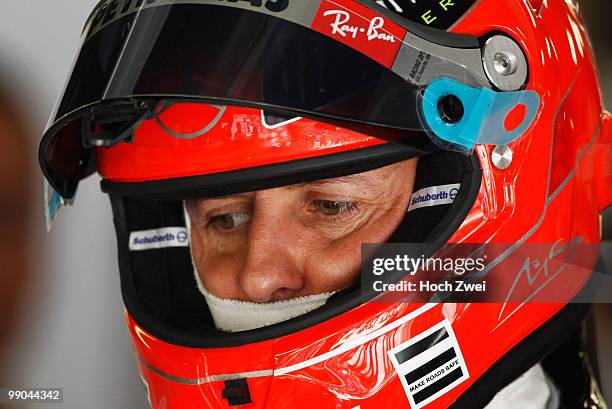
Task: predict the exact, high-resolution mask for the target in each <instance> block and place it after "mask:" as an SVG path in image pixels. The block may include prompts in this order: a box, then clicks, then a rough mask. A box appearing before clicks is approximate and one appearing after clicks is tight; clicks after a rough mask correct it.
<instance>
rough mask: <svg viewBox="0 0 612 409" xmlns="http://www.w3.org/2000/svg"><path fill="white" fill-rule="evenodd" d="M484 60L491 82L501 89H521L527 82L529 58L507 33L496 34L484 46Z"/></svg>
mask: <svg viewBox="0 0 612 409" xmlns="http://www.w3.org/2000/svg"><path fill="white" fill-rule="evenodd" d="M482 62H483V65H484V69H485V73H486V74H487V77H488V79H489V81H490V82H491V84H493V85H495V86H496V87H497V88H499V89H500V90H501V91H516V90H519V89H521V88H522V87H523V85H525V83H526V82H527V72H528V65H527V59H526V58H525V54H524V53H523V50H522V49H521V47H520V46H519V45H518V44H517V43H516V42H515V41H514V40H512V39H511V38H509V37H507V36H505V35H501V34H500V35H494V36H492V37H491V38H489V39H488V40H487V42H486V43H485V45H484V48H483V54H482Z"/></svg>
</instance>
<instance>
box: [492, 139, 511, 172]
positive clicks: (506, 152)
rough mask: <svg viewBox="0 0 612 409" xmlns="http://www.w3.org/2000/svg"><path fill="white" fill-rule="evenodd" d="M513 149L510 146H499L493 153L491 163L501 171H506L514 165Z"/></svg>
mask: <svg viewBox="0 0 612 409" xmlns="http://www.w3.org/2000/svg"><path fill="white" fill-rule="evenodd" d="M512 158H513V154H512V149H510V147H509V146H508V145H497V146H496V147H495V148H494V149H493V152H491V162H493V166H495V167H496V168H497V169H499V170H506V169H508V168H509V167H510V165H511V164H512Z"/></svg>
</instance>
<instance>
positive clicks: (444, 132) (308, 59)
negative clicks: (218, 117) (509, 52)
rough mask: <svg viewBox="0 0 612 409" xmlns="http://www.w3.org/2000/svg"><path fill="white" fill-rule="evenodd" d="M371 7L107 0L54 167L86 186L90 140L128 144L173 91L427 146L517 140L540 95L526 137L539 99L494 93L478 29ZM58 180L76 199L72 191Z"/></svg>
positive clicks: (49, 156)
mask: <svg viewBox="0 0 612 409" xmlns="http://www.w3.org/2000/svg"><path fill="white" fill-rule="evenodd" d="M120 3H121V4H120ZM145 3H146V4H145ZM149 3H151V4H149ZM371 7H376V9H372V8H368V7H365V6H364V5H362V4H361V3H359V2H356V1H354V0H344V1H341V2H335V1H334V2H332V1H329V0H320V1H308V2H288V1H276V2H273V1H267V2H264V1H259V2H220V1H219V0H197V1H156V2H132V1H125V2H110V3H105V2H102V3H101V5H99V6H98V8H97V9H96V11H94V13H93V15H92V17H91V18H90V20H89V21H88V23H87V25H86V28H85V31H84V37H83V38H84V42H83V45H82V47H81V51H80V54H79V56H78V58H77V60H76V63H75V66H74V69H73V72H72V75H71V76H70V78H69V80H68V83H67V85H66V89H65V92H64V94H63V96H62V98H61V99H60V101H59V103H58V106H57V110H56V112H54V114H53V116H52V119H51V122H50V123H51V124H52V125H51V127H50V129H48V131H47V133H46V135H45V139H46V141H43V149H42V150H41V159H43V161H48V162H49V165H50V168H51V172H46V173H47V174H49V173H53V172H56V173H59V174H61V175H62V177H63V178H68V179H71V180H73V181H75V180H78V179H81V178H82V177H84V176H86V174H87V173H91V171H92V169H91V165H90V166H88V163H90V162H91V161H90V160H89V157H88V156H87V150H86V148H88V147H89V146H92V145H93V146H111V145H113V144H115V143H117V142H120V141H123V140H125V139H126V138H127V137H128V136H129V135H130V133H131V131H132V130H133V129H134V128H135V127H137V126H138V125H139V124H140V121H141V120H143V119H144V118H147V116H149V117H150V114H151V113H152V112H154V111H155V109H156V108H157V105H156V104H157V102H158V101H159V100H161V99H164V100H167V99H168V98H180V99H194V100H198V101H202V102H206V103H209V104H212V105H216V106H224V105H234V106H236V105H237V106H247V107H252V108H259V109H264V110H267V111H273V112H277V113H281V114H282V115H283V116H285V117H286V116H302V117H311V118H313V119H318V120H324V121H328V122H335V123H336V124H339V125H341V126H346V127H349V128H352V129H354V130H357V131H361V132H364V133H367V134H370V135H372V136H376V137H381V138H383V139H394V140H397V139H401V140H402V141H403V142H405V143H407V144H409V145H416V146H418V147H419V148H424V147H425V145H426V144H427V138H423V137H422V136H423V135H429V137H430V138H432V137H433V139H434V141H435V142H437V143H440V142H441V143H442V145H443V146H444V147H447V146H451V147H454V148H457V149H458V150H464V151H470V150H471V149H472V148H473V147H474V145H475V144H476V143H481V142H483V139H482V136H483V135H485V136H486V137H487V138H494V139H495V142H496V143H497V142H508V141H509V140H512V139H514V138H516V137H517V135H519V134H520V133H522V132H523V131H524V130H525V129H526V127H527V126H528V125H529V124H530V123H531V122H532V120H533V117H534V115H535V112H536V111H537V103H536V104H535V109H534V104H533V103H531V104H530V105H529V106H528V108H529V109H528V112H527V114H526V115H525V120H524V121H523V124H521V126H519V127H518V128H520V129H517V130H516V132H515V133H514V134H511V133H509V132H497V131H498V130H499V129H502V130H503V128H502V127H500V126H499V124H500V123H501V124H503V118H504V117H505V114H507V112H509V111H510V110H511V109H512V108H514V107H515V105H516V104H517V103H518V102H519V101H521V100H525V99H526V95H524V94H523V93H522V92H516V93H497V92H495V91H493V90H491V88H490V85H489V82H488V81H487V80H486V75H485V73H484V70H483V66H482V61H481V50H480V48H479V45H478V44H479V43H478V40H477V39H476V38H474V37H470V36H463V35H451V34H448V33H445V32H443V31H437V30H433V31H428V30H425V29H422V28H421V29H417V30H415V29H414V26H412V27H410V28H407V25H408V24H410V23H408V22H406V21H404V20H402V19H401V18H392V17H390V16H389V14H387V13H384V12H383V10H384V9H382V8H378V6H375V5H371ZM380 13H383V14H384V16H383V15H382V14H380ZM403 25H404V26H406V27H404V26H403ZM417 31H420V32H419V33H418V35H417V34H415V32H417ZM426 37H427V38H429V39H426ZM434 84H435V87H431V90H430V92H427V90H428V88H430V85H434ZM449 94H452V95H453V96H455V97H456V98H447V96H448V95H449ZM527 96H529V95H527ZM527 99H528V98H527ZM536 100H537V95H536ZM116 111H117V112H118V113H115V112H116ZM485 111H486V112H485ZM489 117H491V118H494V121H493V122H494V123H493V125H496V126H497V127H498V128H499V129H497V128H495V126H491V123H490V121H488V120H487V118H489ZM92 118H93V120H92ZM75 121H76V122H77V123H76V124H75ZM517 132H518V133H517ZM491 135H493V136H491ZM50 139H68V141H55V140H50ZM485 142H486V141H485ZM70 158H72V162H70ZM48 176H49V175H48ZM49 179H50V182H51V184H52V185H54V186H55V187H56V188H58V190H59V191H60V193H62V195H64V196H66V194H67V193H68V195H69V193H70V192H69V191H70V190H71V189H70V188H69V186H61V185H62V183H59V181H58V180H54V178H53V177H50V178H49Z"/></svg>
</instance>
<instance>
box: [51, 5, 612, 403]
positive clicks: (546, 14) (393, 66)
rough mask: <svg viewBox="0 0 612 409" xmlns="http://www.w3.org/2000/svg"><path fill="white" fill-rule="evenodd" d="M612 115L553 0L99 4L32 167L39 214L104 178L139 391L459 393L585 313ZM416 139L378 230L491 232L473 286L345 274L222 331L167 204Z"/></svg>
mask: <svg viewBox="0 0 612 409" xmlns="http://www.w3.org/2000/svg"><path fill="white" fill-rule="evenodd" d="M611 125H612V120H611V119H610V116H609V115H608V114H607V113H606V112H605V111H604V109H603V107H602V98H601V93H600V91H599V85H598V78H597V73H596V68H595V63H594V57H593V54H592V50H591V48H590V45H589V40H588V37H587V34H586V32H585V29H584V26H583V24H582V21H581V17H580V14H579V12H578V10H577V9H576V7H575V6H574V5H573V4H572V3H571V2H569V1H563V0H548V1H544V2H542V1H537V0H531V1H529V0H526V1H506V2H499V1H495V0H479V1H474V0H471V1H463V2H458V1H457V2H451V1H440V2H438V1H436V2H431V3H428V5H427V6H423V5H422V4H413V3H412V2H409V1H403V2H402V1H399V0H395V1H391V0H388V1H387V0H385V1H377V2H375V1H373V0H333V1H332V0H275V1H274V0H267V1H266V0H260V1H229V0H228V1H222V0H153V1H146V2H144V1H131V0H120V1H117V0H103V1H101V2H100V3H99V4H98V6H96V8H95V10H94V12H93V13H92V15H91V17H90V18H89V20H88V22H87V24H86V27H85V30H84V32H83V45H82V47H81V50H80V54H79V57H78V59H77V60H76V63H75V66H74V68H73V70H72V74H71V76H70V78H69V81H68V83H67V85H66V89H65V91H64V93H63V95H62V97H61V98H60V100H59V103H58V106H57V108H56V109H55V111H54V113H53V115H52V119H51V122H50V124H49V127H48V129H47V131H46V132H45V135H44V137H43V140H42V142H41V146H40V163H41V167H42V170H43V172H44V174H45V176H46V179H47V181H48V187H47V196H46V198H47V206H48V217H49V221H51V220H52V219H53V217H54V215H55V213H56V212H57V210H58V209H59V208H60V207H61V206H62V205H63V204H66V203H70V202H71V201H72V200H73V199H74V197H75V194H76V189H77V185H78V183H79V182H80V181H81V180H82V179H84V178H85V177H87V176H88V175H90V174H92V173H94V172H98V173H99V174H100V175H101V176H102V178H103V181H102V189H103V190H104V191H105V192H106V193H108V194H109V196H110V199H111V203H112V207H113V213H114V222H115V227H116V231H117V239H118V248H119V264H120V275H121V287H122V288H121V289H122V293H123V298H124V302H125V306H126V318H127V324H128V327H129V330H130V333H131V335H132V340H133V344H134V347H135V350H136V355H137V359H138V365H139V367H140V372H141V375H142V378H143V380H144V381H145V383H146V384H147V385H148V391H149V399H150V402H151V405H152V407H153V408H156V409H166V408H169V409H177V408H180V409H186V408H194V409H195V408H205V407H210V408H229V407H234V406H240V407H242V405H245V406H244V407H248V408H310V407H313V406H317V407H320V408H346V409H354V408H361V409H368V408H387V407H394V408H397V407H406V408H421V407H427V408H447V407H453V408H473V407H483V406H485V405H486V404H487V403H488V402H489V401H490V400H491V399H492V398H493V396H494V395H495V394H496V393H497V392H498V391H499V390H501V389H502V388H503V387H505V386H506V385H508V384H509V383H511V382H512V381H513V380H515V379H516V378H517V377H519V376H520V375H521V374H522V373H524V372H525V371H526V370H527V369H529V368H530V367H532V366H533V365H534V364H536V363H537V362H539V361H540V360H541V359H542V358H543V357H544V356H545V355H546V354H547V352H548V351H550V350H551V349H553V348H554V347H555V346H557V345H558V344H559V343H560V342H561V341H563V340H564V339H565V338H566V337H567V336H568V335H569V334H571V333H572V332H574V331H575V329H576V328H577V327H578V326H579V325H580V323H581V321H582V320H583V317H584V315H585V311H586V308H587V307H588V305H587V304H586V303H585V302H584V301H585V300H586V301H589V300H590V298H589V296H588V295H587V296H585V291H587V290H588V289H589V287H591V288H592V285H591V286H589V285H588V284H589V283H592V281H590V280H593V279H594V276H595V275H597V273H594V272H593V271H594V270H595V264H596V261H597V255H598V252H599V243H600V239H601V232H600V231H601V229H600V228H601V226H600V223H601V220H600V213H601V212H602V211H603V210H604V209H605V208H606V207H607V206H609V205H610V204H611V203H612V150H611V144H612V129H611ZM415 157H418V158H419V160H418V169H417V176H416V181H415V186H414V189H413V191H414V193H413V195H412V199H411V205H410V208H409V209H408V211H407V212H406V216H405V218H404V220H402V222H401V223H400V225H399V226H398V227H397V229H396V230H395V232H394V233H393V234H392V236H391V237H390V239H389V240H388V242H387V243H386V244H388V245H391V246H393V245H400V244H401V243H418V244H419V245H418V247H417V248H416V249H412V250H406V248H402V250H401V251H403V252H404V253H403V254H405V253H406V252H408V253H412V256H415V257H419V256H423V257H429V256H432V255H434V254H437V253H439V252H440V251H441V250H442V249H447V250H448V249H449V248H451V249H452V248H456V246H457V245H466V246H468V247H467V248H469V249H470V250H471V251H474V252H478V251H481V252H482V251H483V250H482V249H483V248H486V249H487V251H488V253H489V258H488V260H487V262H486V268H484V270H483V271H481V272H480V273H481V274H480V275H478V276H475V278H474V280H480V281H478V283H483V281H482V280H483V277H484V278H486V280H487V281H488V282H489V286H491V285H492V283H494V287H495V289H494V290H492V293H491V294H490V295H489V298H487V299H486V300H484V302H483V300H474V299H454V298H452V297H451V298H445V297H443V296H441V295H440V293H436V294H435V295H434V296H432V297H429V296H428V297H423V296H422V295H423V294H421V296H417V297H412V298H411V297H410V296H407V295H406V293H402V294H401V296H398V295H397V294H391V292H392V291H391V290H388V291H381V292H378V293H374V292H371V291H366V290H365V289H364V287H366V286H367V281H364V280H363V277H362V281H361V282H360V283H356V285H355V286H354V287H351V288H349V289H346V290H343V291H341V292H339V293H337V294H335V295H334V296H332V297H331V298H330V299H329V300H328V301H327V302H326V303H325V305H323V306H322V307H320V308H317V309H316V310H314V311H311V312H309V313H307V314H304V315H302V316H299V317H296V318H293V319H290V320H288V321H284V322H280V323H278V324H274V325H270V326H266V327H263V328H257V329H253V330H248V331H239V332H224V331H220V330H217V329H216V328H215V326H214V325H213V322H212V318H211V313H210V311H209V309H208V306H207V304H206V302H205V300H204V299H203V298H202V296H201V294H200V293H199V292H198V289H197V286H196V283H195V279H194V275H193V270H194V267H193V265H192V261H191V254H190V248H189V236H188V231H187V226H186V220H185V216H184V211H183V201H184V200H186V199H190V198H200V197H216V196H223V195H228V194H234V193H242V192H251V191H256V190H260V189H268V188H273V187H280V186H287V185H291V184H296V183H305V182H310V181H315V180H321V179H328V178H334V177H340V176H345V175H351V174H356V173H361V172H365V171H369V170H373V169H377V168H381V167H383V166H386V165H390V164H393V163H396V162H399V161H402V160H406V159H409V158H415ZM402 188H403V187H402V186H397V189H402ZM486 246H488V247H486ZM365 248H366V247H364V249H365ZM377 249H378V247H377ZM392 249H395V248H392ZM377 251H378V250H377ZM371 260H372V258H367V257H366V258H365V259H364V265H368V262H370V261H371ZM363 271H365V270H362V275H367V274H366V273H363ZM411 277H412V278H411ZM413 278H414V276H413V275H410V274H408V275H407V274H406V272H405V271H397V272H395V273H393V274H388V275H386V276H385V283H386V284H398V283H402V282H406V280H408V281H410V280H411V279H413ZM468 281H469V280H468ZM385 288H387V289H389V288H390V287H389V286H387V287H385ZM489 288H491V287H489ZM429 295H431V294H429ZM577 300H578V301H577ZM580 300H582V301H580Z"/></svg>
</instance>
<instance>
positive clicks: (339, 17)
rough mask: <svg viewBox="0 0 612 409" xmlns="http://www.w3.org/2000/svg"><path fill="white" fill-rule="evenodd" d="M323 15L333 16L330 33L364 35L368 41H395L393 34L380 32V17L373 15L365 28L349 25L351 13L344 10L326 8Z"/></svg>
mask: <svg viewBox="0 0 612 409" xmlns="http://www.w3.org/2000/svg"><path fill="white" fill-rule="evenodd" d="M323 15H324V16H326V17H327V16H334V17H335V20H334V22H332V23H331V28H332V34H338V35H340V36H342V37H349V36H350V37H352V38H357V36H358V35H365V36H367V39H368V41H373V40H383V41H388V42H390V43H395V42H396V40H395V37H394V36H393V35H391V34H388V33H385V32H381V30H384V26H385V20H384V19H383V18H382V17H374V18H373V19H372V20H371V21H370V24H369V26H368V27H367V28H366V27H359V26H355V25H350V24H349V23H350V22H351V15H350V13H349V12H347V11H344V10H327V11H326V12H325V13H323Z"/></svg>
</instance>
